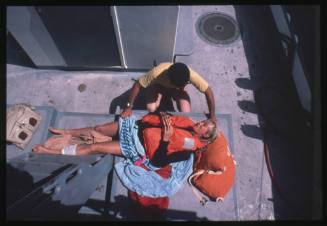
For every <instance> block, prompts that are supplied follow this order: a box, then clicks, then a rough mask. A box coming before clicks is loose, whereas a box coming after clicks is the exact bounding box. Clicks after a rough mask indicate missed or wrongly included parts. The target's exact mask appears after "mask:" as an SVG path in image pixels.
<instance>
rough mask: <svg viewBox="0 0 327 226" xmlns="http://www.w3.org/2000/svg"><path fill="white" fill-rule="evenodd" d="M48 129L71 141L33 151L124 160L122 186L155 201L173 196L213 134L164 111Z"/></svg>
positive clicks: (204, 124)
mask: <svg viewBox="0 0 327 226" xmlns="http://www.w3.org/2000/svg"><path fill="white" fill-rule="evenodd" d="M49 130H50V131H51V132H52V133H53V134H56V135H59V137H61V138H62V137H66V138H67V137H68V138H69V139H70V142H68V143H67V142H66V143H65V142H64V143H65V144H64V145H65V146H64V147H63V145H60V144H53V143H51V142H50V141H51V139H53V138H49V140H48V141H46V142H45V143H44V144H43V145H40V144H39V145H36V146H34V147H33V151H34V152H36V153H45V154H62V155H76V156H78V155H87V154H98V153H105V154H113V155H117V156H121V157H124V160H123V161H120V162H118V163H116V164H115V170H116V172H117V175H118V177H119V178H120V180H121V181H122V183H123V184H124V185H125V186H126V187H127V188H128V189H130V190H132V191H134V192H137V193H138V194H139V195H143V196H148V197H153V198H157V197H166V196H171V195H173V194H175V193H176V192H177V191H178V190H179V189H180V188H181V186H182V184H183V182H184V181H185V180H186V179H187V178H188V177H189V176H190V174H191V173H192V165H193V155H191V153H193V152H196V151H199V150H203V148H205V146H206V145H208V144H209V143H210V142H212V141H213V140H214V139H215V138H216V136H217V127H216V124H215V122H213V121H211V120H210V119H208V120H204V121H200V122H193V121H192V120H191V119H190V118H189V117H185V116H177V115H171V114H168V113H164V112H160V114H153V113H152V114H151V113H150V114H147V115H145V116H144V117H143V118H142V119H141V120H136V118H135V117H134V116H131V117H128V118H125V119H123V118H119V121H118V122H115V121H113V122H110V123H106V124H103V125H97V126H95V127H88V128H80V129H56V128H49ZM90 134H91V136H90ZM92 135H93V136H92ZM57 137H58V136H57ZM85 137H88V138H89V139H85ZM90 137H91V138H93V140H92V139H90ZM79 138H84V139H79ZM94 138H95V139H94ZM55 139H56V138H55ZM59 140H60V139H59ZM78 140H79V141H78ZM81 140H83V142H81ZM90 140H91V141H90ZM72 141H74V142H72ZM49 142H50V143H51V144H50V145H49ZM167 167H169V168H170V169H171V170H170V176H169V177H168V178H163V177H161V176H159V175H158V173H156V172H158V170H160V169H162V168H167Z"/></svg>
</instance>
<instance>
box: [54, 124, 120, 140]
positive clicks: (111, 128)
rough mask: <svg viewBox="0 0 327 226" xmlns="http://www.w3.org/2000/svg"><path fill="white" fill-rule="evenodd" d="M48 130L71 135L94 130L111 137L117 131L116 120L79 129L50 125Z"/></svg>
mask: <svg viewBox="0 0 327 226" xmlns="http://www.w3.org/2000/svg"><path fill="white" fill-rule="evenodd" d="M49 130H50V131H51V132H52V133H54V134H60V135H64V134H70V135H72V136H79V135H81V134H87V133H88V132H90V131H92V130H95V131H97V132H99V133H102V134H103V135H106V136H109V137H113V136H115V135H116V134H117V132H118V122H110V123H106V124H103V125H97V126H95V127H86V128H79V129H57V128H52V127H50V128H49Z"/></svg>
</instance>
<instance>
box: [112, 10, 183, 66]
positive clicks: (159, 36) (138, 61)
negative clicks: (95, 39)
mask: <svg viewBox="0 0 327 226" xmlns="http://www.w3.org/2000/svg"><path fill="white" fill-rule="evenodd" d="M115 8H116V16H117V20H118V26H119V28H118V31H116V32H120V33H121V36H120V37H121V43H122V52H123V54H124V58H125V62H126V66H127V68H152V66H153V61H154V60H156V62H157V63H159V62H172V60H173V54H174V48H175V47H174V46H175V36H176V26H177V18H178V11H179V7H178V6H115Z"/></svg>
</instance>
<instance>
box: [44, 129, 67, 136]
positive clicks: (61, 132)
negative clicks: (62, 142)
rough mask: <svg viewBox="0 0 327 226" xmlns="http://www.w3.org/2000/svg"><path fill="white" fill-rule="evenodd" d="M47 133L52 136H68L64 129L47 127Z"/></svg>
mask: <svg viewBox="0 0 327 226" xmlns="http://www.w3.org/2000/svg"><path fill="white" fill-rule="evenodd" d="M49 131H50V132H51V133H53V134H58V135H65V134H69V133H68V132H67V131H66V130H64V129H56V128H53V127H49Z"/></svg>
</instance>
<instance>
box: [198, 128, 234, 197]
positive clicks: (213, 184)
mask: <svg viewBox="0 0 327 226" xmlns="http://www.w3.org/2000/svg"><path fill="white" fill-rule="evenodd" d="M193 170H194V172H197V171H199V170H205V173H203V174H200V175H198V176H195V177H194V178H193V180H192V181H193V184H194V185H195V187H197V188H198V189H199V190H200V191H201V192H203V193H204V194H206V195H208V196H209V197H211V198H212V199H216V198H224V197H225V196H226V194H227V193H228V191H229V190H230V189H231V187H232V186H233V184H234V181H235V163H234V159H233V156H232V155H231V153H230V152H229V149H228V141H227V139H226V137H225V135H224V134H223V133H222V132H220V134H219V136H218V137H217V138H216V139H215V141H214V142H212V143H211V144H209V145H208V147H207V149H206V150H205V151H204V152H202V153H198V154H197V155H196V160H195V163H194V165H193ZM208 170H212V171H213V172H217V171H220V172H221V174H210V173H208Z"/></svg>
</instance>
